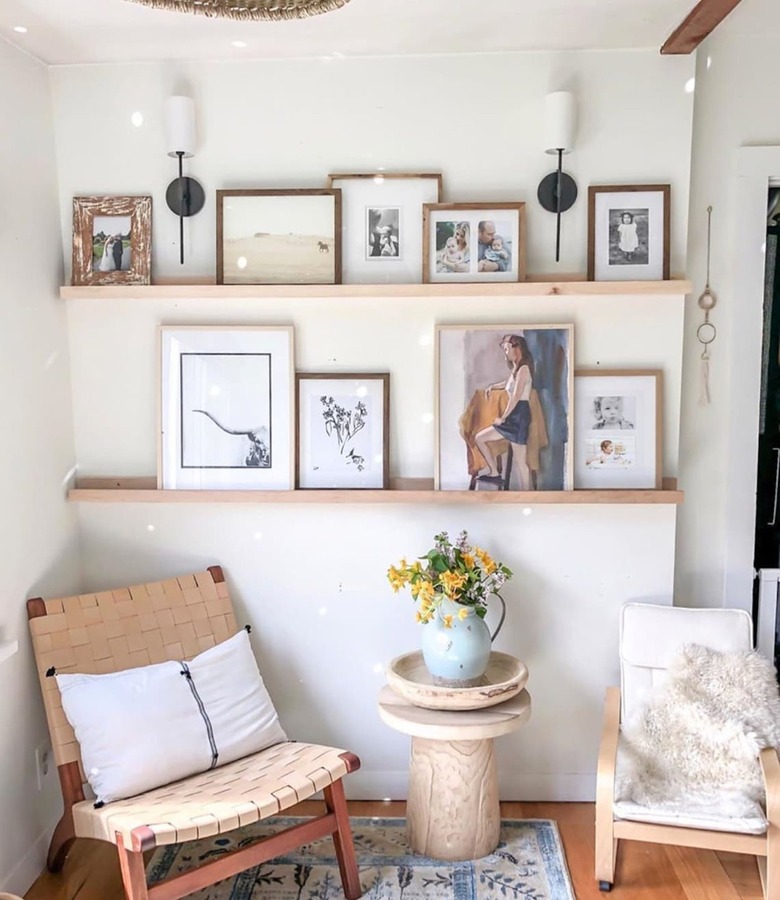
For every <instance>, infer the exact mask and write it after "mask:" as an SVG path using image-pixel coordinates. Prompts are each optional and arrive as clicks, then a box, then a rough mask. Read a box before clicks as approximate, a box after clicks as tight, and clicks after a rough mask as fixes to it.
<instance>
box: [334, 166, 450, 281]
mask: <svg viewBox="0 0 780 900" xmlns="http://www.w3.org/2000/svg"><path fill="white" fill-rule="evenodd" d="M328 186H329V187H331V188H336V189H339V190H340V191H341V197H342V242H341V247H342V268H343V271H342V278H343V281H344V283H345V284H419V283H420V282H421V281H422V262H423V254H422V221H423V217H422V213H423V205H424V204H426V203H438V202H439V201H440V200H441V190H442V177H441V174H439V173H430V174H425V173H423V174H414V173H401V172H399V173H395V172H375V173H371V174H365V175H329V176H328Z"/></svg>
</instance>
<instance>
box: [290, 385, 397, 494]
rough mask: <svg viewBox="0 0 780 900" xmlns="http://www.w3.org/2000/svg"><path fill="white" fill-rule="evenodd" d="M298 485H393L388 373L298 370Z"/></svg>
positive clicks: (320, 486) (358, 486)
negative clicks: (390, 479) (391, 478)
mask: <svg viewBox="0 0 780 900" xmlns="http://www.w3.org/2000/svg"><path fill="white" fill-rule="evenodd" d="M295 383H296V390H295V395H296V419H295V435H296V440H295V444H296V447H297V458H296V475H295V486H296V488H320V489H323V488H324V489H358V490H359V489H374V490H382V489H384V488H387V487H389V476H390V460H389V452H390V375H389V374H388V373H386V372H385V373H368V374H353V373H343V374H342V373H333V372H325V373H319V372H317V373H304V372H298V373H296V375H295Z"/></svg>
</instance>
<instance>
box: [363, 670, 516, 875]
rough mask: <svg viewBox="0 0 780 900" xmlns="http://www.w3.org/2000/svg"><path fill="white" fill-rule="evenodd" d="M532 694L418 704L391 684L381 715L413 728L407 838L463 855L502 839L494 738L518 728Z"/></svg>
mask: <svg viewBox="0 0 780 900" xmlns="http://www.w3.org/2000/svg"><path fill="white" fill-rule="evenodd" d="M530 715H531V696H530V694H529V693H528V691H525V690H523V691H521V692H520V693H519V694H518V695H517V696H516V697H513V698H512V699H511V700H507V701H505V702H504V703H499V704H497V705H496V706H490V707H487V708H485V709H475V710H457V711H449V710H439V709H424V708H423V707H421V706H414V705H413V704H411V703H409V702H408V701H407V700H405V699H404V698H403V697H401V696H399V695H398V694H396V693H395V691H393V690H392V688H390V687H388V686H387V685H385V686H384V687H383V688H382V690H381V691H380V693H379V716H380V718H381V719H382V721H383V722H385V724H387V725H389V726H390V727H391V728H394V729H395V730H396V731H400V732H402V733H403V734H408V735H411V738H412V753H411V761H410V764H409V795H408V798H407V802H406V838H407V840H408V841H409V845H410V847H411V848H412V850H414V852H415V853H420V854H422V855H423V856H429V857H431V858H433V859H441V860H447V861H451V862H455V861H458V860H465V859H480V858H481V857H483V856H487V855H488V854H489V853H492V852H493V851H494V850H495V849H496V847H497V846H498V840H499V832H500V829H501V813H500V810H499V805H498V772H497V769H496V760H495V755H494V753H493V739H494V738H497V737H500V736H501V735H503V734H510V733H511V732H513V731H517V729H518V728H520V726H521V725H523V724H524V723H525V722H527V721H528V719H529V718H530Z"/></svg>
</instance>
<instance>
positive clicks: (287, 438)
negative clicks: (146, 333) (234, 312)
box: [158, 325, 294, 490]
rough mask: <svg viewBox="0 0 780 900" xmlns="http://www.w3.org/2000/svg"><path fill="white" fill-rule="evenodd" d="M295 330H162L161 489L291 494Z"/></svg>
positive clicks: (159, 476) (263, 328)
mask: <svg viewBox="0 0 780 900" xmlns="http://www.w3.org/2000/svg"><path fill="white" fill-rule="evenodd" d="M293 358H294V357H293V329H292V326H286V325H281V326H251V325H236V326H232V325H227V326H162V327H161V328H160V397H161V402H160V446H159V462H158V485H159V487H161V488H164V489H168V488H173V489H175V488H190V489H193V488H202V489H212V490H219V489H238V490H240V489H244V490H247V489H249V490H251V489H254V490H290V489H291V488H292V481H293V383H294V375H293Z"/></svg>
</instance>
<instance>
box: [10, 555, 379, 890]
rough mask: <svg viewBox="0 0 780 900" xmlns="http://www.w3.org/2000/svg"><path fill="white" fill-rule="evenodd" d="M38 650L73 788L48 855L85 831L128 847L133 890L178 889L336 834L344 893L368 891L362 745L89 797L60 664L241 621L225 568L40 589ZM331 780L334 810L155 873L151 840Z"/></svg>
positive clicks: (126, 656)
mask: <svg viewBox="0 0 780 900" xmlns="http://www.w3.org/2000/svg"><path fill="white" fill-rule="evenodd" d="M27 613H28V618H29V624H30V632H31V635H32V642H33V651H34V654H35V660H36V666H37V668H38V673H39V677H40V682H41V689H42V692H43V700H44V706H45V709H46V718H47V721H48V725H49V732H50V735H51V741H52V748H53V752H54V758H55V761H56V763H57V769H58V773H59V778H60V786H61V788H62V798H63V803H64V813H63V815H62V818H61V819H60V822H59V824H58V825H57V828H56V829H55V832H54V836H53V837H52V841H51V845H50V848H49V854H48V859H47V865H48V868H49V870H50V871H59V870H60V869H61V868H62V865H63V864H64V861H65V857H66V856H67V853H68V851H69V849H70V847H71V845H72V843H73V841H74V839H75V838H77V837H86V838H96V839H98V840H104V841H107V842H109V843H113V844H115V845H116V847H117V851H118V854H119V863H120V867H121V870H122V880H123V883H124V888H125V895H126V897H127V900H178V898H181V897H185V896H187V895H188V894H191V893H193V892H194V891H196V890H200V889H201V888H204V887H207V886H208V885H210V884H214V883H215V882H217V881H220V880H222V879H224V878H228V877H231V876H232V875H236V874H238V873H239V872H242V871H244V870H245V869H248V868H250V867H252V866H256V865H259V864H260V863H261V862H264V861H266V860H268V859H273V858H274V857H276V856H279V855H280V854H282V853H286V852H288V851H289V850H291V849H293V848H295V847H297V846H299V845H301V844H304V843H308V842H310V841H312V840H317V839H319V838H323V837H327V836H328V835H331V836H332V837H333V841H334V845H335V849H336V856H337V858H338V862H339V871H340V873H341V879H342V885H343V888H344V893H345V895H346V897H347V898H348V900H356V898H358V897H360V895H361V887H360V881H359V878H358V870H357V862H356V859H355V852H354V847H353V844H352V836H351V831H350V826H349V817H348V815H347V807H346V800H345V798H344V788H343V785H342V783H341V779H342V778H343V777H344V775H346V774H348V773H349V772H353V771H355V770H356V769H357V768H359V766H360V760H359V759H358V757H357V756H355V755H354V754H353V753H349V752H347V751H344V750H339V749H337V748H333V747H325V746H319V745H316V744H302V743H296V742H288V743H282V744H277V745H275V746H272V747H269V748H267V749H266V750H263V751H261V752H260V753H256V754H253V755H251V756H248V757H246V758H244V759H240V760H237V761H236V762H234V763H228V764H227V765H224V766H220V767H218V768H217V769H214V770H212V771H209V772H204V773H202V774H200V775H195V776H192V777H191V778H187V779H184V780H182V781H179V782H175V783H174V784H172V785H165V786H163V787H160V788H156V789H154V790H152V791H147V792H146V793H144V794H141V795H139V796H137V797H131V798H128V799H126V800H118V801H114V802H112V803H108V804H106V805H105V806H103V807H101V808H95V806H94V805H93V803H92V802H91V801H88V800H86V799H85V793H84V787H83V784H84V781H85V780H86V779H85V777H84V771H83V766H82V764H81V752H80V748H79V745H78V742H77V740H76V737H75V734H74V733H73V730H72V728H71V726H70V725H69V723H68V721H67V719H66V718H65V714H64V712H63V709H62V701H61V698H60V692H59V689H58V687H57V681H56V679H55V678H53V677H51V676H53V675H54V674H55V673H56V672H81V673H86V674H101V673H107V672H116V671H120V670H122V669H126V668H136V667H138V666H144V665H150V664H153V663H158V662H164V661H166V660H176V661H179V660H182V659H188V658H191V657H192V656H195V655H197V654H198V653H200V652H202V651H203V650H206V649H208V648H209V647H212V646H214V645H215V644H217V643H220V642H222V641H224V640H226V639H227V638H229V637H231V636H232V635H233V634H235V633H236V632H237V631H238V626H237V624H236V619H235V615H234V613H233V607H232V604H231V601H230V595H229V592H228V587H227V584H226V582H225V577H224V574H223V572H222V569H221V568H220V567H219V566H211V567H210V568H209V569H208V570H206V571H204V572H196V573H195V574H192V575H186V576H180V577H178V578H171V579H168V580H166V581H158V582H150V583H147V584H140V585H134V586H131V587H127V588H120V589H116V590H113V591H103V592H97V593H90V594H81V595H79V596H71V597H64V598H58V599H50V600H43V599H41V598H35V599H31V600H28V602H27ZM320 790H321V791H323V793H324V798H325V808H326V809H325V813H324V815H321V816H317V817H315V818H312V819H308V820H307V821H306V822H304V823H301V824H299V825H295V826H294V827H292V828H288V829H286V830H284V831H281V832H278V833H277V834H275V835H273V836H271V837H268V838H264V839H262V840H260V841H257V842H254V843H252V844H250V845H248V846H245V847H243V848H242V849H240V850H237V851H234V852H232V853H228V854H225V855H224V856H222V857H220V858H219V859H217V860H214V861H213V862H210V863H206V864H204V865H201V866H198V867H197V868H194V869H192V870H189V871H187V872H185V873H183V874H182V875H178V876H175V877H173V878H167V879H165V880H164V881H161V882H158V883H157V884H155V885H152V886H151V887H149V886H147V884H146V875H145V867H144V856H143V854H144V853H145V852H146V851H149V850H152V849H154V848H155V847H159V846H164V845H168V844H174V843H180V842H184V841H189V840H195V839H198V838H203V837H207V836H213V835H215V834H220V833H223V832H227V831H231V830H233V829H235V828H239V827H241V826H244V825H249V824H251V823H253V822H256V821H259V820H260V819H265V818H267V817H269V816H273V815H276V814H277V813H279V812H281V811H282V810H284V809H287V808H288V807H290V806H293V805H295V804H296V803H298V802H299V801H301V800H304V799H306V798H308V797H311V796H313V795H314V794H316V793H317V792H318V791H320Z"/></svg>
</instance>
